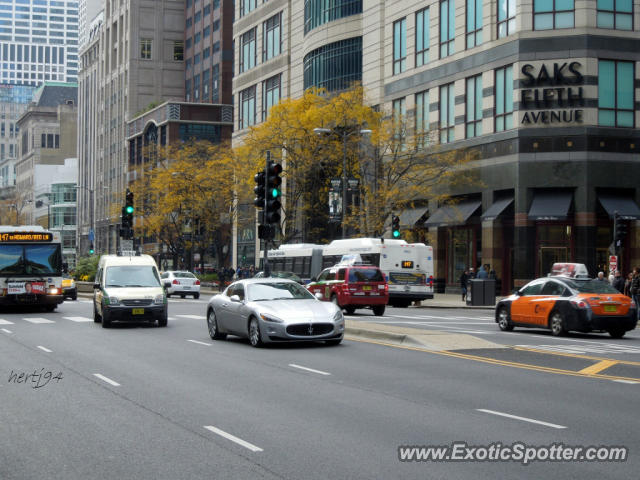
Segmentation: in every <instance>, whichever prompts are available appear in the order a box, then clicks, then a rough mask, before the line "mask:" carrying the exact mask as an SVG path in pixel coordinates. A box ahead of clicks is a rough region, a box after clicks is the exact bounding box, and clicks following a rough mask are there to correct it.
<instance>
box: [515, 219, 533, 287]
mask: <svg viewBox="0 0 640 480" xmlns="http://www.w3.org/2000/svg"><path fill="white" fill-rule="evenodd" d="M536 258H537V255H536V227H535V224H534V223H533V222H531V221H530V220H529V215H528V214H527V213H526V212H525V213H516V214H515V227H514V229H513V285H514V287H516V288H520V287H522V286H523V285H525V284H526V283H527V282H529V281H531V280H533V279H534V278H535V272H536Z"/></svg>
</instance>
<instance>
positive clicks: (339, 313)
mask: <svg viewBox="0 0 640 480" xmlns="http://www.w3.org/2000/svg"><path fill="white" fill-rule="evenodd" d="M333 321H334V322H342V321H344V315H343V314H342V310H338V311H337V312H336V313H335V315H334V316H333Z"/></svg>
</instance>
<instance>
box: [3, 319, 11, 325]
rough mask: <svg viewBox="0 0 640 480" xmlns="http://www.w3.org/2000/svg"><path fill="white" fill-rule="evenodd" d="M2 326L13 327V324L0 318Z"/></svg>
mask: <svg viewBox="0 0 640 480" xmlns="http://www.w3.org/2000/svg"><path fill="white" fill-rule="evenodd" d="M0 325H13V322H10V321H9V320H5V319H4V318H0Z"/></svg>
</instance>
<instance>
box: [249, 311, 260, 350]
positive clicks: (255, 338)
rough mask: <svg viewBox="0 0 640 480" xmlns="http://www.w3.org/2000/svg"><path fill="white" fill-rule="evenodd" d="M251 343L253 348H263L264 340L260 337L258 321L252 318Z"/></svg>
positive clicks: (250, 328) (250, 325)
mask: <svg viewBox="0 0 640 480" xmlns="http://www.w3.org/2000/svg"><path fill="white" fill-rule="evenodd" d="M249 343H251V346H252V347H256V348H259V347H261V346H262V338H261V337H260V325H259V324H258V319H257V318H256V317H252V318H251V320H250V321H249Z"/></svg>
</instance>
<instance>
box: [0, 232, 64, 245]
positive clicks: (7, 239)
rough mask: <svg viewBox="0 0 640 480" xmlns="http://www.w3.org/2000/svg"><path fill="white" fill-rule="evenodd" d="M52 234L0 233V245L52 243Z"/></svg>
mask: <svg viewBox="0 0 640 480" xmlns="http://www.w3.org/2000/svg"><path fill="white" fill-rule="evenodd" d="M52 240H53V234H52V233H50V232H7V233H0V243H41V242H51V241H52Z"/></svg>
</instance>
